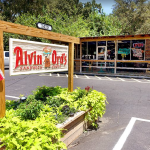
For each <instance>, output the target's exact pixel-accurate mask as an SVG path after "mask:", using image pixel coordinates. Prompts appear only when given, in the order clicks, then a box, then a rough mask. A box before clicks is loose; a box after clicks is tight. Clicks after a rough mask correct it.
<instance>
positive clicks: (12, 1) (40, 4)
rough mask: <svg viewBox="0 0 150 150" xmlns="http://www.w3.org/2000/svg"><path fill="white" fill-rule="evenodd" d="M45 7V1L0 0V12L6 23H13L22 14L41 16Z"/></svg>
mask: <svg viewBox="0 0 150 150" xmlns="http://www.w3.org/2000/svg"><path fill="white" fill-rule="evenodd" d="M45 7H46V1H45V0H0V12H1V13H2V15H3V16H5V20H6V21H11V22H14V21H15V18H16V17H17V16H20V15H21V14H23V13H27V12H29V13H31V14H34V15H36V16H37V15H38V14H41V13H42V11H43V8H45Z"/></svg>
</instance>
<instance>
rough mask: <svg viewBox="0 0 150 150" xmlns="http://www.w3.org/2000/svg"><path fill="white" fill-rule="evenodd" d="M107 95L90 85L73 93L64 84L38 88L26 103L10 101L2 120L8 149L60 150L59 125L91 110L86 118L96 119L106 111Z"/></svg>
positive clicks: (1, 134)
mask: <svg viewBox="0 0 150 150" xmlns="http://www.w3.org/2000/svg"><path fill="white" fill-rule="evenodd" d="M106 102H107V101H106V96H105V94H103V93H101V92H98V91H96V90H92V89H91V88H90V87H86V90H82V89H80V88H78V89H76V90H74V91H73V92H68V90H67V88H61V87H58V86H57V87H47V86H43V87H38V88H37V89H36V91H34V92H33V95H29V96H28V98H27V100H26V101H25V102H23V103H19V102H15V101H6V109H7V111H6V116H5V117H4V118H2V119H0V138H1V141H2V142H3V144H2V145H1V146H0V147H2V146H3V145H5V146H6V149H12V150H13V149H22V150H24V149H25V150H26V149H31V150H40V149H41V150H47V149H50V150H56V149H57V150H59V149H65V148H66V147H65V144H64V143H62V142H61V141H60V138H61V137H62V132H61V130H60V129H58V128H56V124H58V123H62V122H64V121H65V120H66V119H67V118H68V117H69V116H70V114H71V115H72V114H74V113H75V112H77V111H81V110H83V111H87V110H90V111H89V112H88V113H87V115H86V120H88V121H91V122H92V125H93V126H96V125H97V124H96V123H95V120H97V118H98V117H99V116H100V117H102V116H103V114H104V113H105V110H106Z"/></svg>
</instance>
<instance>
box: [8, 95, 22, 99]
mask: <svg viewBox="0 0 150 150" xmlns="http://www.w3.org/2000/svg"><path fill="white" fill-rule="evenodd" d="M5 97H10V98H15V99H20V98H19V97H15V96H9V95H5Z"/></svg>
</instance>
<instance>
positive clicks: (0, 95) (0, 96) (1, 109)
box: [0, 30, 6, 118]
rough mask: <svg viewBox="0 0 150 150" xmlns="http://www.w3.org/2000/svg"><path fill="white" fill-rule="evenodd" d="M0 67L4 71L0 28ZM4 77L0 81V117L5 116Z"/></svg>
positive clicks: (0, 31)
mask: <svg viewBox="0 0 150 150" xmlns="http://www.w3.org/2000/svg"><path fill="white" fill-rule="evenodd" d="M0 69H1V70H2V72H3V73H4V50H3V31H2V30H0ZM5 107H6V106H5V79H4V80H2V81H0V118H3V117H4V116H5V111H6V110H5V109H6V108H5Z"/></svg>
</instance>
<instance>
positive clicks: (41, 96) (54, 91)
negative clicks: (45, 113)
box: [33, 86, 62, 101]
mask: <svg viewBox="0 0 150 150" xmlns="http://www.w3.org/2000/svg"><path fill="white" fill-rule="evenodd" d="M61 90H62V88H61V87H59V86H56V87H48V86H42V87H38V88H37V89H36V91H34V92H33V93H34V95H35V99H37V100H41V101H46V99H47V97H48V96H56V95H58V94H60V93H61Z"/></svg>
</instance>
